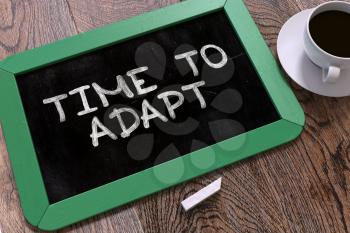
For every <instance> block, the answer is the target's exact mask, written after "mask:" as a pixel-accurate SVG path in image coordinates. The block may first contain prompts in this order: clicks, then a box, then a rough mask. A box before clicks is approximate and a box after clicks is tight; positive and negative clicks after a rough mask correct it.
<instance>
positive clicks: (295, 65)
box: [277, 9, 350, 97]
mask: <svg viewBox="0 0 350 233" xmlns="http://www.w3.org/2000/svg"><path fill="white" fill-rule="evenodd" d="M311 11H312V9H309V10H304V11H302V12H300V13H298V14H296V15H294V16H293V17H291V18H290V19H289V20H288V21H287V22H286V23H285V24H284V25H283V27H282V29H281V31H280V33H279V35H278V39H277V53H278V57H279V60H280V62H281V65H282V67H283V69H284V70H285V71H286V73H287V74H288V75H289V77H290V78H291V79H292V80H294V81H295V82H296V83H297V84H299V85H300V86H301V87H303V88H305V89H306V90H308V91H311V92H313V93H316V94H319V95H323V96H330V97H342V96H348V95H350V69H347V70H342V71H341V76H340V77H339V79H338V80H337V82H335V83H324V82H323V81H322V69H321V68H320V67H319V66H316V65H315V64H314V63H312V62H311V60H310V59H309V58H308V57H307V56H306V54H305V52H304V30H305V26H306V21H307V19H308V16H309V14H310V13H311Z"/></svg>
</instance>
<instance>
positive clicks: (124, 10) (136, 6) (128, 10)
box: [67, 0, 178, 32]
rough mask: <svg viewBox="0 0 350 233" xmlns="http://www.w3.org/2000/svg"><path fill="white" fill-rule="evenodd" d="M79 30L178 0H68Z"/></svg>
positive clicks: (82, 30) (85, 29) (98, 25)
mask: <svg viewBox="0 0 350 233" xmlns="http://www.w3.org/2000/svg"><path fill="white" fill-rule="evenodd" d="M67 2H68V3H69V6H70V9H71V12H72V16H73V18H74V21H75V23H76V27H77V29H78V31H79V32H84V31H87V30H91V29H93V28H96V27H100V26H102V25H106V24H109V23H112V22H116V21H119V20H122V19H126V18H130V17H132V16H135V15H139V14H141V13H144V12H147V11H150V10H153V9H156V8H160V7H164V6H167V5H169V4H172V3H175V2H178V0H147V1H139V0H131V1H130V0H118V1H113V0H101V1H96V0H86V1H81V0H67Z"/></svg>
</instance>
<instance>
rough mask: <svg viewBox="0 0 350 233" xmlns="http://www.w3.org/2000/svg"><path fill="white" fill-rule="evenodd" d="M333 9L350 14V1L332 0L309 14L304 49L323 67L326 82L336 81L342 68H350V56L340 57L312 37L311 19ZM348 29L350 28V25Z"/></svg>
mask: <svg viewBox="0 0 350 233" xmlns="http://www.w3.org/2000/svg"><path fill="white" fill-rule="evenodd" d="M333 10H335V11H343V12H346V13H349V14H350V3H347V2H343V1H331V2H326V3H323V4H321V5H319V6H317V7H316V8H314V9H313V10H312V11H311V13H310V15H309V18H308V20H307V25H306V29H305V33H304V49H305V52H306V55H307V56H308V57H309V58H310V60H311V61H312V62H313V63H315V64H316V65H317V66H319V67H321V68H322V70H323V72H322V73H323V77H322V80H323V82H326V83H334V82H336V81H337V80H338V78H339V77H340V75H341V72H342V70H344V69H350V57H338V56H335V55H332V54H330V53H328V52H326V51H324V50H323V49H322V48H320V47H319V46H318V45H317V44H316V42H315V41H314V40H313V39H312V37H311V33H310V29H309V25H310V21H311V19H312V18H313V17H315V16H316V15H318V14H320V13H322V12H325V11H333ZM347 30H350V26H349V28H348V29H347ZM349 46H350V41H349ZM348 78H350V77H348Z"/></svg>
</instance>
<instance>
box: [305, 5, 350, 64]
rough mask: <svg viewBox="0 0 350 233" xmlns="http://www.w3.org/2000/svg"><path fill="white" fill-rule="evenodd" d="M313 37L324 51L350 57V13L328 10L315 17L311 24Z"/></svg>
mask: <svg viewBox="0 0 350 233" xmlns="http://www.w3.org/2000/svg"><path fill="white" fill-rule="evenodd" d="M309 28H310V33H311V37H312V39H313V40H314V41H315V42H316V44H317V45H318V46H319V47H320V48H322V49H323V50H324V51H326V52H328V53H330V54H332V55H335V56H338V57H350V14H349V13H346V12H342V11H326V12H323V13H320V14H318V15H316V16H315V17H313V18H312V19H311V21H310V24H309Z"/></svg>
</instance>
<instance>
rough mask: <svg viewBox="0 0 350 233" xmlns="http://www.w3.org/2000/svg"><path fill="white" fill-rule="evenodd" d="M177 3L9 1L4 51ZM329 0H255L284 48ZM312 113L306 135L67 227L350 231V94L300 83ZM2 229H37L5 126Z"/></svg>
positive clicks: (262, 25) (253, 8)
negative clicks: (186, 203)
mask: <svg viewBox="0 0 350 233" xmlns="http://www.w3.org/2000/svg"><path fill="white" fill-rule="evenodd" d="M173 2H176V1H175V0H174V1H173V0H168V1H157V0H147V1H136V0H133V1H126V0H122V1H113V0H100V1H97V0H87V1H80V0H67V3H68V4H67V3H66V2H65V1H64V0H62V1H43V0H41V1H39V0H37V1H25V0H23V1H19V0H17V1H15V0H14V1H12V2H10V1H6V0H1V1H0V20H1V21H0V58H3V57H5V56H8V55H9V54H12V53H15V52H19V51H22V50H25V49H27V48H32V47H36V46H39V45H41V44H43V43H48V42H50V41H53V40H56V39H60V38H63V37H66V36H69V35H71V34H74V33H77V32H83V31H86V30H90V29H92V28H95V27H98V26H101V25H104V24H107V23H111V22H114V21H117V20H121V19H125V18H127V17H131V16H134V15H137V14H140V13H142V12H145V11H149V10H152V9H155V8H158V7H162V6H165V5H167V4H171V3H173ZM321 2H322V1H321V0H268V1H266V0H245V3H246V5H247V6H248V8H249V11H250V13H251V14H252V16H253V18H254V20H255V22H256V23H257V25H258V26H259V29H260V31H261V32H262V34H263V35H264V38H265V40H266V42H267V43H268V45H269V46H270V48H271V50H272V52H273V53H274V54H275V55H276V39H277V35H278V32H279V30H280V28H281V26H282V25H283V23H284V22H285V21H286V20H287V19H288V18H289V17H291V16H292V15H293V14H295V13H297V12H299V11H300V10H303V9H306V8H311V7H314V6H316V5H317V4H319V3H321ZM290 83H291V85H292V87H293V89H294V92H295V93H296V95H297V98H298V100H299V101H300V102H301V104H302V106H303V108H304V111H305V114H306V126H305V130H304V132H303V133H302V135H301V137H300V138H298V139H297V140H296V141H294V142H292V143H289V144H287V145H284V146H281V147H279V148H275V149H273V150H270V151H268V152H266V153H262V154H260V155H258V156H256V157H254V158H252V159H248V160H245V161H242V162H240V163H237V164H234V165H230V166H228V167H226V168H224V169H220V170H218V171H215V172H212V173H210V174H208V175H206V176H203V177H200V178H197V179H194V180H192V181H190V182H187V183H186V184H182V185H178V186H176V187H173V188H170V189H168V190H165V191H163V192H160V193H157V194H155V195H152V196H150V197H147V198H144V199H142V200H139V201H137V202H134V203H132V204H130V205H127V206H125V207H122V208H120V209H117V210H114V211H110V212H108V213H107V214H103V215H100V216H98V217H94V218H92V219H90V220H87V221H85V222H82V223H79V224H76V225H75V226H72V227H70V228H67V229H65V230H63V232H315V233H316V232H317V233H319V232H329V233H331V232H339V233H350V140H349V138H350V137H349V136H350V127H349V125H350V101H349V100H350V98H348V97H347V98H337V99H336V98H326V97H320V96H318V95H315V94H311V93H309V92H307V91H305V90H303V89H302V88H300V87H299V86H297V85H296V84H294V83H292V82H290ZM0 145H1V146H0V187H1V188H0V195H1V196H0V229H2V230H3V232H4V233H7V232H22V231H23V232H24V231H25V232H30V231H32V230H33V228H31V227H29V225H27V224H26V223H25V221H24V219H23V217H22V215H21V212H20V208H19V204H18V197H17V193H16V189H15V183H14V181H13V179H12V176H11V171H10V165H9V162H8V157H7V153H6V148H5V145H4V139H3V136H2V135H0ZM219 176H223V183H222V191H220V192H219V193H218V194H217V195H215V196H214V197H213V198H211V199H210V200H209V201H206V202H205V203H203V204H202V205H200V206H198V207H196V208H195V209H193V210H192V211H189V212H184V211H183V210H182V209H181V208H180V201H181V200H183V199H184V198H185V197H187V196H188V195H190V194H191V193H194V192H195V191H197V190H198V189H200V188H201V187H202V186H204V185H206V184H208V183H210V182H211V181H212V180H214V179H216V178H218V177H219Z"/></svg>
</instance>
